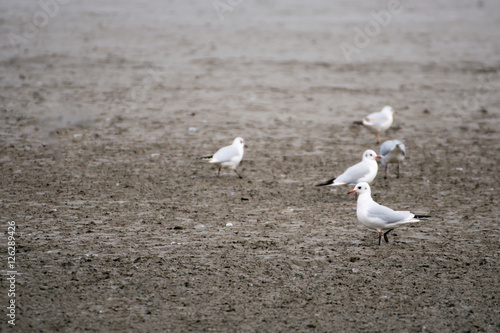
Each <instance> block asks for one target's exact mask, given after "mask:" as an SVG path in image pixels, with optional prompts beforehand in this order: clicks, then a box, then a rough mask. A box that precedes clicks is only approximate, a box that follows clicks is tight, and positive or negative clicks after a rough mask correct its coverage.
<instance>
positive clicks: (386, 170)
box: [384, 163, 389, 179]
mask: <svg viewBox="0 0 500 333" xmlns="http://www.w3.org/2000/svg"><path fill="white" fill-rule="evenodd" d="M388 172H389V163H387V164H386V165H385V176H384V178H385V179H387V174H388Z"/></svg>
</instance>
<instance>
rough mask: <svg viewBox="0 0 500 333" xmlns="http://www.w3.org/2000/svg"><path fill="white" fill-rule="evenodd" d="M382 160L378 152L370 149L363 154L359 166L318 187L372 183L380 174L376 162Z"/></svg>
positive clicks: (354, 166) (352, 167) (356, 165)
mask: <svg viewBox="0 0 500 333" xmlns="http://www.w3.org/2000/svg"><path fill="white" fill-rule="evenodd" d="M376 158H380V156H378V155H377V153H376V152H374V151H373V150H371V149H368V150H367V151H365V152H364V153H363V159H362V160H361V162H359V163H358V164H355V165H353V166H351V167H349V168H348V169H347V170H346V171H344V173H343V174H341V175H340V176H338V177H335V178H332V179H330V180H327V181H326V182H324V183H321V184H317V185H316V186H336V185H346V184H357V183H359V182H367V183H371V182H372V181H373V180H374V179H375V176H376V175H377V172H378V164H377V161H376V160H375V159H376Z"/></svg>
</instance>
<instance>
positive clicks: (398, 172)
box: [397, 162, 399, 178]
mask: <svg viewBox="0 0 500 333" xmlns="http://www.w3.org/2000/svg"><path fill="white" fill-rule="evenodd" d="M397 177H398V178H399V162H398V175H397Z"/></svg>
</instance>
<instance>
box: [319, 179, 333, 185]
mask: <svg viewBox="0 0 500 333" xmlns="http://www.w3.org/2000/svg"><path fill="white" fill-rule="evenodd" d="M334 181H335V178H332V179H330V180H327V181H326V182H323V183H320V184H316V186H328V185H332V184H333V182H334Z"/></svg>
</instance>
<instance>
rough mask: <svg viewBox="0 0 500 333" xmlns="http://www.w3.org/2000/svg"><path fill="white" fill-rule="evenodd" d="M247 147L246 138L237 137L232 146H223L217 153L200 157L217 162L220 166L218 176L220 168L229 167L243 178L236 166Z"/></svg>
mask: <svg viewBox="0 0 500 333" xmlns="http://www.w3.org/2000/svg"><path fill="white" fill-rule="evenodd" d="M245 148H247V145H246V144H245V140H243V138H240V137H237V138H236V139H234V141H233V143H232V144H231V145H230V146H226V147H222V148H221V149H219V150H217V152H216V153H215V154H213V155H210V156H203V157H200V159H203V160H208V162H209V163H215V164H217V165H218V166H219V171H218V173H217V176H220V169H221V168H222V167H227V168H229V169H233V170H234V172H236V174H237V175H238V177H240V178H242V177H241V175H240V174H239V173H238V171H236V168H237V167H238V165H239V164H240V162H241V159H242V158H243V153H244V152H245Z"/></svg>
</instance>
